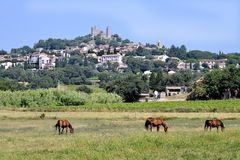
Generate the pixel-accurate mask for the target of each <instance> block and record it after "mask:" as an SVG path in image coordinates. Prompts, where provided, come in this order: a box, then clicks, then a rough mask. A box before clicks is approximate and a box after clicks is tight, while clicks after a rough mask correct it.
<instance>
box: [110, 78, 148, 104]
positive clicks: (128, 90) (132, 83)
mask: <svg viewBox="0 0 240 160" xmlns="http://www.w3.org/2000/svg"><path fill="white" fill-rule="evenodd" d="M145 85H146V84H145V83H144V81H142V80H141V78H140V77H139V76H136V75H132V74H131V75H126V76H123V77H118V78H116V79H114V80H112V81H110V82H108V83H107V84H106V90H107V91H108V92H115V93H117V94H118V95H120V96H121V97H122V98H123V99H124V100H125V101H126V102H134V101H137V100H138V99H139V95H140V94H141V92H142V91H143V88H145V87H144V86H145Z"/></svg>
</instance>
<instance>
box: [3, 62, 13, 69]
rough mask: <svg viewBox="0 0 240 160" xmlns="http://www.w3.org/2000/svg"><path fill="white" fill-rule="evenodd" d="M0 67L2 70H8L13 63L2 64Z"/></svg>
mask: <svg viewBox="0 0 240 160" xmlns="http://www.w3.org/2000/svg"><path fill="white" fill-rule="evenodd" d="M0 66H1V67H2V68H4V69H8V68H10V67H13V63H12V62H3V63H1V64H0Z"/></svg>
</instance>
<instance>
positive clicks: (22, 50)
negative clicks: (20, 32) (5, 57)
mask: <svg viewBox="0 0 240 160" xmlns="http://www.w3.org/2000/svg"><path fill="white" fill-rule="evenodd" d="M32 51H33V49H32V48H31V47H29V46H23V47H21V48H12V49H11V54H21V55H22V56H24V55H26V54H29V53H31V52H32Z"/></svg>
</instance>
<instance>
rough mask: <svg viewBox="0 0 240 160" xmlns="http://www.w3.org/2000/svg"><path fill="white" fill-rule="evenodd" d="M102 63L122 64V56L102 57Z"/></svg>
mask: <svg viewBox="0 0 240 160" xmlns="http://www.w3.org/2000/svg"><path fill="white" fill-rule="evenodd" d="M98 60H99V61H100V63H107V62H112V63H114V62H115V63H118V64H122V63H123V62H122V56H121V55H120V54H108V55H102V56H101V57H99V59H98Z"/></svg>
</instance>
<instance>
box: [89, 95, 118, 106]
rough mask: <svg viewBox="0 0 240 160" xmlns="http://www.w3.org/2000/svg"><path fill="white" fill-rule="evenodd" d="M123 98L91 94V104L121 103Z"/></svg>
mask: <svg viewBox="0 0 240 160" xmlns="http://www.w3.org/2000/svg"><path fill="white" fill-rule="evenodd" d="M121 102H122V97H120V96H119V95H117V94H114V93H93V94H91V103H103V104H107V103H121Z"/></svg>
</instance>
